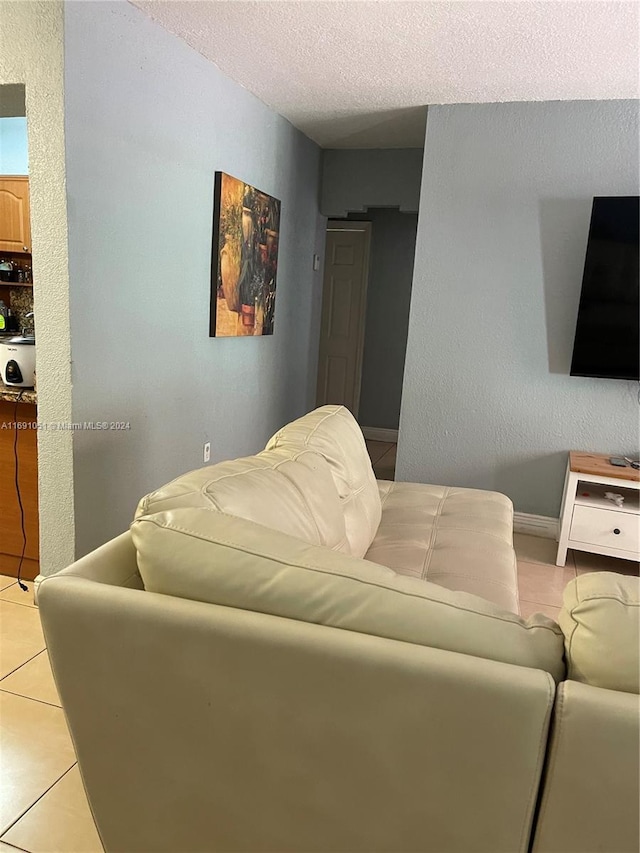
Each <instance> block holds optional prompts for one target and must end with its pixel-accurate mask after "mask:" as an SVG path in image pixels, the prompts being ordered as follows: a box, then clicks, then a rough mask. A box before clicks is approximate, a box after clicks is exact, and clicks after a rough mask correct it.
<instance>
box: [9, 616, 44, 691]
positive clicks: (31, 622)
mask: <svg viewBox="0 0 640 853" xmlns="http://www.w3.org/2000/svg"><path fill="white" fill-rule="evenodd" d="M44 646H45V644H44V635H43V633H42V628H41V626H40V614H39V613H38V610H37V609H36V608H35V607H22V606H21V605H20V604H13V603H12V602H11V601H0V678H4V676H5V675H8V674H9V673H10V672H13V670H14V669H17V668H18V667H19V666H22V664H23V663H26V662H27V661H28V660H30V659H31V658H32V657H35V655H37V654H38V653H39V652H41V651H42V650H43V649H44Z"/></svg>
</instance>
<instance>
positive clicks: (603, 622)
mask: <svg viewBox="0 0 640 853" xmlns="http://www.w3.org/2000/svg"><path fill="white" fill-rule="evenodd" d="M563 602H564V605H563V608H562V610H561V611H560V615H559V617H558V622H559V623H560V627H561V628H562V630H563V631H564V634H565V647H566V659H567V667H568V671H569V678H571V679H573V680H574V681H582V682H584V683H585V684H591V685H592V686H593V687H605V688H608V689H609V690H621V691H625V692H626V693H640V578H638V577H632V576H628V575H619V574H616V573H615V572H589V573H588V574H584V575H578V577H577V578H575V580H572V581H570V583H568V584H567V586H566V588H565V591H564V596H563Z"/></svg>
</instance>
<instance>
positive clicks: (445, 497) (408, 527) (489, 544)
mask: <svg viewBox="0 0 640 853" xmlns="http://www.w3.org/2000/svg"><path fill="white" fill-rule="evenodd" d="M378 485H379V488H380V495H381V499H382V519H381V521H380V526H379V528H378V532H377V533H376V536H375V538H374V540H373V542H372V543H371V546H370V547H369V549H368V551H367V553H366V555H365V559H366V560H371V561H372V562H374V563H381V564H382V565H383V566H388V567H389V568H390V569H393V570H394V571H395V572H398V573H399V574H401V575H409V576H411V577H415V578H420V579H421V580H427V581H432V582H433V583H437V584H439V585H440V586H443V587H445V588H446V589H451V590H458V591H460V592H470V593H473V594H474V595H480V596H482V598H486V599H487V600H488V601H492V602H494V603H495V604H497V605H499V606H500V607H504V608H505V609H506V610H511V611H513V612H514V613H519V612H520V610H519V605H518V575H517V566H516V556H515V552H514V550H513V506H512V504H511V501H510V500H509V498H507V497H505V496H504V495H501V494H498V493H497V492H484V491H480V490H476V489H458V488H449V487H446V486H428V485H424V484H422V483H391V482H387V481H380V482H379V483H378Z"/></svg>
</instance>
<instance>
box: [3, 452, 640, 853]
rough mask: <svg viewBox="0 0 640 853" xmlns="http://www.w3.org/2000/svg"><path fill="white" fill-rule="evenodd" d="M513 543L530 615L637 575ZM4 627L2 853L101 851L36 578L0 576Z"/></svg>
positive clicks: (544, 546)
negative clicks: (607, 577) (592, 576)
mask: <svg viewBox="0 0 640 853" xmlns="http://www.w3.org/2000/svg"><path fill="white" fill-rule="evenodd" d="M380 443H383V442H380ZM390 449H391V448H390V447H387V448H385V449H384V450H383V452H382V453H381V455H379V456H378V457H377V461H378V462H380V461H381V460H382V459H384V456H385V455H386V454H388V453H389V451H390ZM377 450H380V448H377ZM514 544H515V549H516V554H517V557H518V580H519V587H520V595H521V602H520V604H521V609H522V615H523V616H524V617H525V618H526V617H528V616H530V615H531V614H532V613H536V612H538V613H540V612H542V613H546V614H547V615H549V616H551V617H557V615H558V613H559V611H560V606H561V603H562V591H563V589H564V586H565V584H566V583H567V582H568V581H569V580H571V578H574V577H575V576H576V574H581V573H583V572H593V571H615V572H620V573H624V574H633V575H638V563H634V562H629V561H625V560H615V559H613V558H609V557H598V556H596V555H594V554H586V553H579V552H574V551H569V555H568V559H567V564H566V566H565V567H563V568H559V567H558V566H556V565H555V553H556V543H555V542H553V541H552V540H550V539H539V538H536V537H534V536H524V535H522V534H519V533H516V534H515V536H514ZM0 632H1V633H0V641H1V644H0V777H1V779H2V784H1V785H0V853H15V851H16V850H18V851H27V853H102V845H101V844H100V840H99V838H98V835H97V832H96V829H95V826H94V823H93V818H92V817H91V812H90V810H89V805H88V803H87V800H86V797H85V794H84V790H83V788H82V782H81V780H80V773H79V770H78V766H77V763H76V758H75V754H74V751H73V746H72V744H71V739H70V737H69V733H68V730H67V726H66V722H65V719H64V713H63V711H62V708H61V707H60V700H59V698H58V693H57V690H56V687H55V684H54V682H53V677H52V675H51V669H50V667H49V661H48V657H47V652H46V649H45V644H44V637H43V635H42V630H41V628H40V620H39V614H38V610H37V608H35V607H34V606H33V590H32V588H31V584H29V591H28V592H27V593H23V592H22V591H21V590H20V589H19V588H18V585H17V584H16V582H15V580H14V579H13V578H5V577H2V576H0Z"/></svg>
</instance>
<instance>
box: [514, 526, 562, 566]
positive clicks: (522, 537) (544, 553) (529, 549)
mask: <svg viewBox="0 0 640 853" xmlns="http://www.w3.org/2000/svg"><path fill="white" fill-rule="evenodd" d="M513 547H514V548H515V550H516V556H517V557H518V560H522V561H523V562H524V563H541V564H542V565H544V566H555V564H556V554H557V553H558V543H557V542H556V541H555V539H543V538H542V536H527V534H526V533H514V534H513ZM567 566H571V567H573V560H572V558H571V556H570V555H567Z"/></svg>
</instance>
